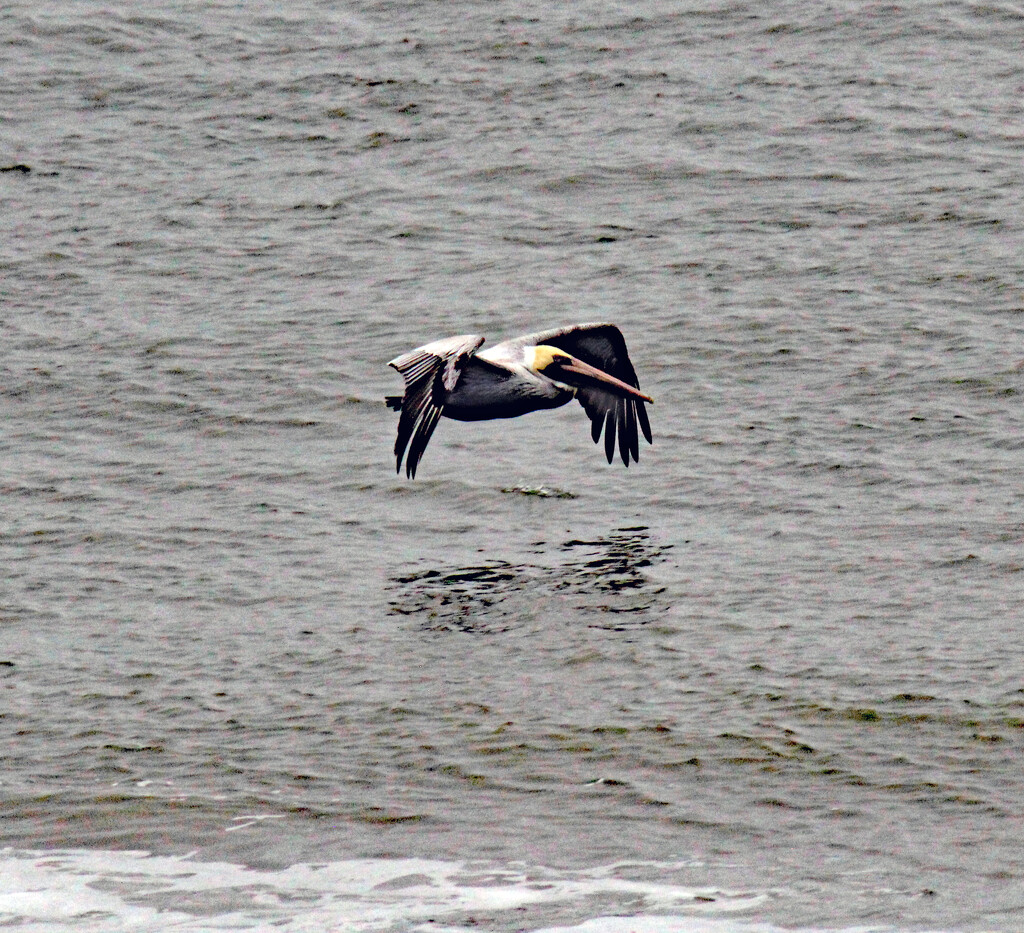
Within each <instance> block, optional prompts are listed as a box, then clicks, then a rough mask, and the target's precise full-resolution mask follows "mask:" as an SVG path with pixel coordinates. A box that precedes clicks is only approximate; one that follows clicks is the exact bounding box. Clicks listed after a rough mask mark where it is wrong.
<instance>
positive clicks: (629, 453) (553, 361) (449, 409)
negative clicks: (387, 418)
mask: <svg viewBox="0 0 1024 933" xmlns="http://www.w3.org/2000/svg"><path fill="white" fill-rule="evenodd" d="M483 342H484V338H483V337H478V336H476V335H472V334H464V335H462V336H459V337H449V338H447V339H445V340H436V341H434V342H433V343H428V344H426V345H425V346H422V347H419V348H417V349H415V350H412V351H411V352H409V353H405V354H403V355H402V356H399V357H397V358H396V359H394V360H392V361H391V362H390V363H389V364H388V365H389V366H393V367H394V368H395V369H397V370H398V372H400V373H401V374H402V377H403V379H404V380H405V395H404V396H389V397H388V399H387V402H388V404H389V405H390V406H391V407H392V408H395V409H396V410H400V411H401V412H402V415H401V418H400V419H399V422H398V440H397V441H396V442H395V457H396V463H397V469H398V470H399V471H401V469H402V458H403V456H405V452H406V448H408V452H409V453H408V456H407V457H405V472H406V475H407V476H409V477H410V478H412V477H414V476H415V475H416V466H417V464H418V463H419V460H420V457H421V456H422V455H423V451H424V450H425V449H426V446H427V442H428V441H429V440H430V435H431V434H432V433H433V431H434V428H435V426H436V425H437V420H438V418H440V417H441V416H442V415H443V416H444V417H446V418H452V419H454V420H456V421H486V420H490V419H492V418H516V417H518V416H519V415H525V414H528V413H529V412H531V411H541V410H543V409H546V408H560V407H561V406H562V405H565V404H567V403H568V402H570V401H571V400H572V399H573V398H575V399H577V400H578V401H579V402H580V404H581V405H582V406H583V408H584V410H585V411H586V413H587V415H588V416H589V417H590V420H591V422H592V432H591V433H592V435H593V438H594V441H595V442H596V441H597V440H598V438H599V437H600V436H601V430H602V428H603V429H604V431H605V452H606V454H607V456H608V462H609V463H611V462H612V459H613V457H614V454H615V439H616V434H617V435H618V441H619V453H620V454H621V456H622V462H623V463H624V464H625V465H626V466H629V461H630V457H632V459H633V460H639V439H638V434H637V427H638V426H639V428H640V430H641V431H643V434H644V437H646V438H647V441H648V443H650V442H651V426H650V422H649V421H648V420H647V411H646V409H645V408H644V403H645V402H650V401H651V398H650V396H647V395H644V394H643V393H642V392H641V391H640V388H639V382H638V381H637V378H636V371H635V370H634V369H633V364H632V363H631V362H630V361H629V354H628V352H627V351H626V341H625V340H624V339H623V337H622V333H621V332H620V331H619V329H618V328H617V327H616V326H615V325H613V324H575V325H573V326H571V327H563V328H560V329H558V330H549V331H542V332H541V333H537V334H527V335H525V336H523V337H516V338H514V339H512V340H506V341H504V342H503V343H499V344H497V345H495V346H493V347H491V348H490V349H488V350H483V351H481V352H477V351H479V350H480V347H481V346H482V344H483Z"/></svg>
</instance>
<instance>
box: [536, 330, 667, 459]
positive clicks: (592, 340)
mask: <svg viewBox="0 0 1024 933" xmlns="http://www.w3.org/2000/svg"><path fill="white" fill-rule="evenodd" d="M520 342H522V344H523V345H524V346H538V345H540V344H545V345H547V346H549V347H558V349H559V350H565V352H566V353H571V354H572V355H573V356H575V357H576V358H577V359H580V360H582V361H583V362H584V363H589V364H590V365H591V366H596V367H597V368H598V369H600V370H603V371H604V372H606V373H608V375H609V376H614V377H615V378H616V379H621V380H622V381H623V382H626V383H628V384H629V385H631V386H636V387H637V388H640V382H639V380H638V379H637V377H636V370H635V369H634V368H633V364H632V363H631V362H630V359H629V351H628V350H627V349H626V340H625V338H624V337H623V336H622V331H620V330H619V329H618V328H617V327H616V326H615V325H614V324H572V325H570V326H569V327H560V328H558V329H557V330H545V331H541V332H540V333H536V334H527V335H526V336H525V337H521V338H518V339H517V340H516V343H520ZM576 398H577V400H578V401H579V403H580V404H581V405H582V406H583V410H584V411H585V412H586V413H587V417H589V418H590V421H591V436H592V437H593V438H594V443H595V444H596V443H597V442H598V440H599V439H600V437H601V429H602V428H604V432H605V434H604V452H605V455H606V456H607V457H608V462H609V463H611V462H612V460H614V459H615V438H616V435H618V441H619V455H620V456H621V457H622V462H623V463H624V464H626V466H629V460H630V457H632V458H633V460H635V461H639V459H640V439H639V436H638V432H637V426H638V425H639V428H640V430H641V431H643V434H644V437H645V438H647V443H648V444H652V443H654V438H653V437H652V436H651V422H650V421H649V420H648V419H647V409H646V408H645V407H644V402H643V401H642V400H641V399H638V398H632V397H628V398H627V397H624V396H622V395H616V394H615V393H614V392H610V391H608V390H607V389H606V388H604V387H603V386H601V385H600V383H594V385H593V386H589V385H588V386H586V387H583V388H577V390H576Z"/></svg>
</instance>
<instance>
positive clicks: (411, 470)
mask: <svg viewBox="0 0 1024 933" xmlns="http://www.w3.org/2000/svg"><path fill="white" fill-rule="evenodd" d="M483 342H484V338H483V337H478V336H476V335H475V334H464V335H462V336H460V337H449V338H447V339H446V340H435V341H434V342H433V343H428V344H426V345H425V346H422V347H417V348H416V349H415V350H411V351H410V352H408V353H404V354H402V356H399V357H396V358H395V359H393V360H392V361H391V362H390V363H388V366H392V367H394V368H395V369H397V370H398V372H399V373H401V374H402V378H403V379H404V380H405V396H404V397H403V398H402V402H401V412H402V414H401V416H400V417H399V419H398V437H397V438H396V440H395V469H396V471H397V472H399V473H400V472H401V471H402V458H403V456H405V452H406V449H408V451H409V454H408V456H407V457H405V475H406V476H408V477H409V478H410V479H413V478H414V477H415V476H416V467H417V466H418V465H419V462H420V457H422V456H423V452H424V451H425V450H426V449H427V444H428V442H429V441H430V436H431V435H432V434H433V433H434V428H436V427H437V421H438V419H439V418H440V417H441V412H442V409H443V408H444V401H445V397H446V395H447V393H448V392H450V391H451V390H452V389H454V388H455V384H456V382H457V381H458V378H459V371H460V370H461V368H462V366H463V365H464V364H465V361H466V360H467V359H468V358H469V357H471V356H472V355H473V354H474V353H475V352H476V351H477V350H478V349H479V348H480V346H481V344H482V343H483Z"/></svg>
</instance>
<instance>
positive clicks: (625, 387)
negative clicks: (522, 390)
mask: <svg viewBox="0 0 1024 933" xmlns="http://www.w3.org/2000/svg"><path fill="white" fill-rule="evenodd" d="M566 356H568V354H566ZM559 368H560V369H561V370H562V372H564V373H575V374H576V375H577V376H586V377H587V378H588V379H594V380H596V381H597V382H603V383H605V384H607V385H610V386H613V387H614V388H616V389H618V390H619V392H621V393H623V394H625V395H632V396H635V397H636V398H642V399H643V400H644V401H645V402H650V403H651V404H653V403H654V399H653V398H651V397H650V396H649V395H644V394H643V392H641V391H640V390H639V389H638V388H637V387H636V386H631V385H630V384H629V383H628V382H623V381H622V380H621V379H616V378H615V377H614V376H609V375H608V373H606V372H605V371H604V370H601V369H598V368H597V367H596V366H591V365H590V364H589V363H584V362H583V360H578V359H576V357H575V356H569V362H568V363H561V362H560V363H559Z"/></svg>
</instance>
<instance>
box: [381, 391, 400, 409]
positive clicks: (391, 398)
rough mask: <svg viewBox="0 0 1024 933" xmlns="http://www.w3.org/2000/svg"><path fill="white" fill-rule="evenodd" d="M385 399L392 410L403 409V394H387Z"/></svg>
mask: <svg viewBox="0 0 1024 933" xmlns="http://www.w3.org/2000/svg"><path fill="white" fill-rule="evenodd" d="M384 401H385V402H386V403H387V406H388V408H390V409H391V410H392V411H401V410H402V396H401V395H385V396H384Z"/></svg>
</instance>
